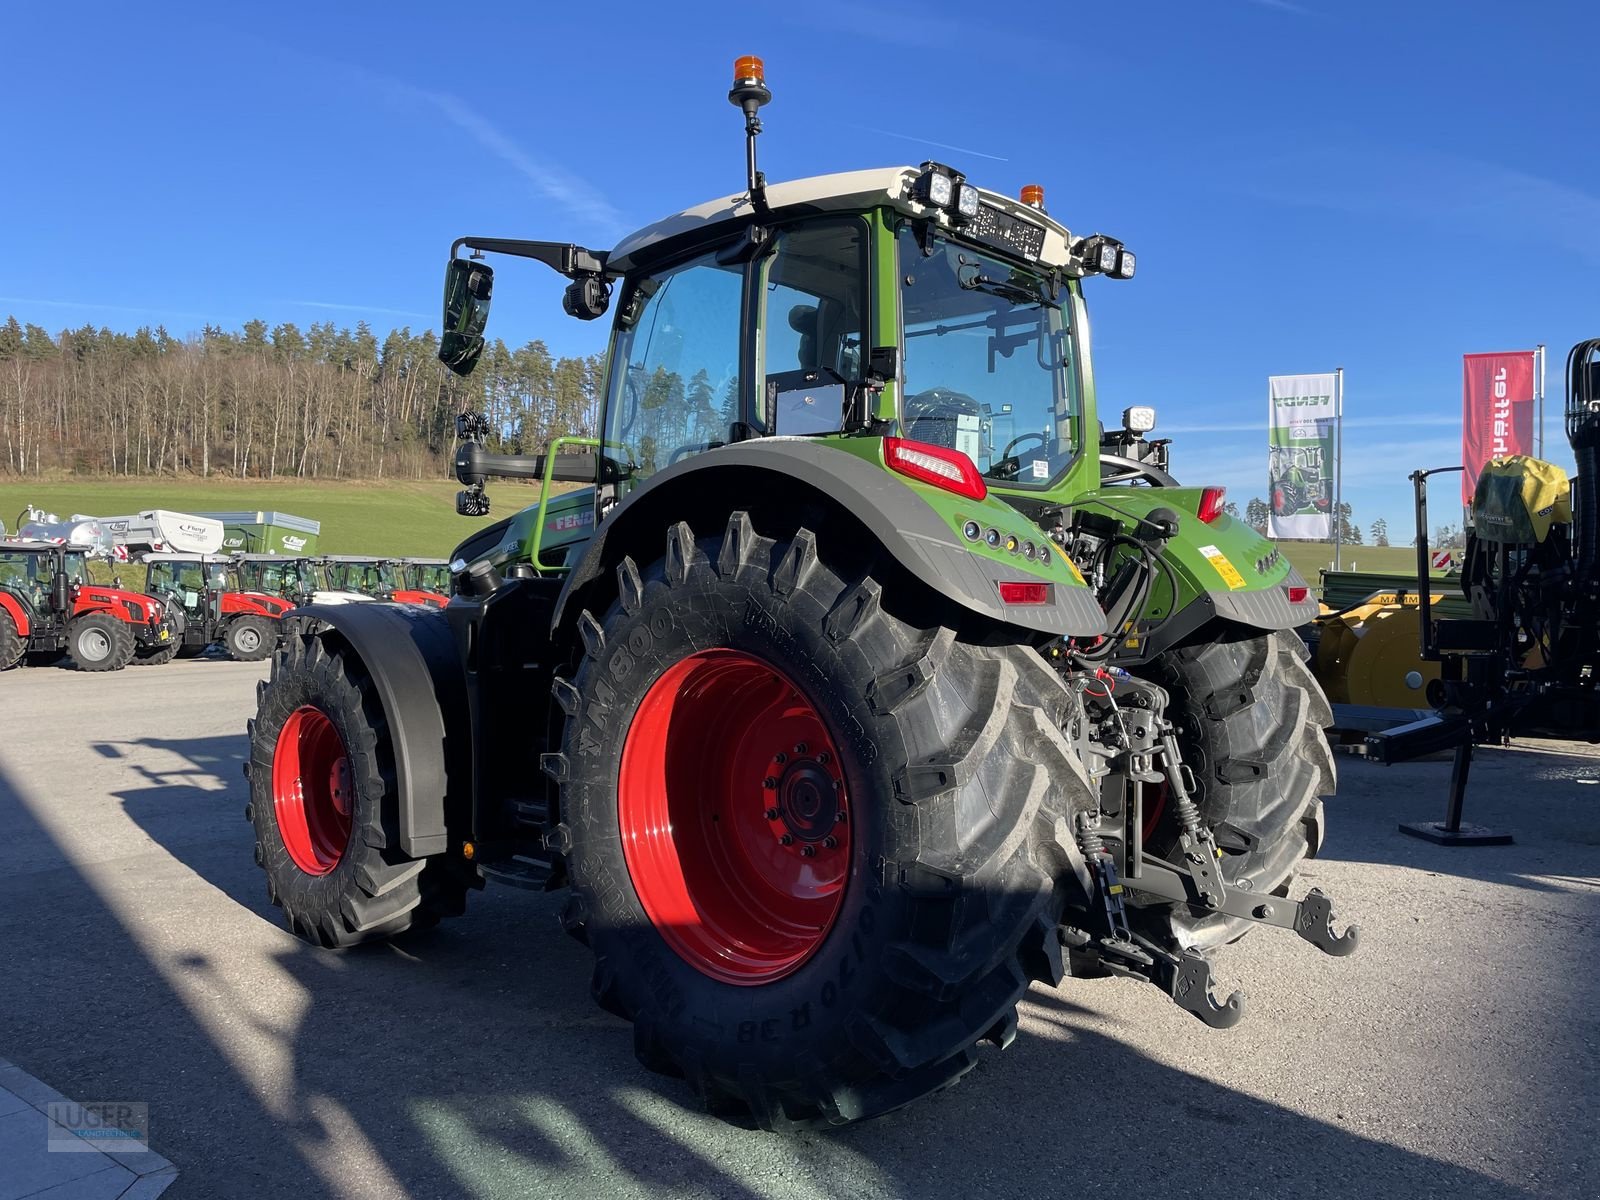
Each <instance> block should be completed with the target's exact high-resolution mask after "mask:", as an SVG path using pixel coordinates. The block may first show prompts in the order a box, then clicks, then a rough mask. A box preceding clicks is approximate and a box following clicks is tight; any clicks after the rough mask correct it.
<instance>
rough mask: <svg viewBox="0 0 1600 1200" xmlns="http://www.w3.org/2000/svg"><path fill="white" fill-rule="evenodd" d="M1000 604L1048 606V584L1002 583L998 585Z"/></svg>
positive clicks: (1030, 582)
mask: <svg viewBox="0 0 1600 1200" xmlns="http://www.w3.org/2000/svg"><path fill="white" fill-rule="evenodd" d="M1000 602H1001V603H1002V604H1049V603H1050V584H1048V583H1034V582H1032V581H1028V582H1017V583H1002V584H1001V585H1000Z"/></svg>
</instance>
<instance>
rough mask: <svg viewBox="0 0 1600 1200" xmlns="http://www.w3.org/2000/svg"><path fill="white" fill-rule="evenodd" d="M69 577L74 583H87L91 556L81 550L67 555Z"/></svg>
mask: <svg viewBox="0 0 1600 1200" xmlns="http://www.w3.org/2000/svg"><path fill="white" fill-rule="evenodd" d="M65 561H66V569H67V578H68V579H70V580H72V582H73V583H77V584H85V583H88V582H89V557H88V555H86V554H84V553H82V552H81V551H80V552H78V553H75V554H68V555H66V556H65Z"/></svg>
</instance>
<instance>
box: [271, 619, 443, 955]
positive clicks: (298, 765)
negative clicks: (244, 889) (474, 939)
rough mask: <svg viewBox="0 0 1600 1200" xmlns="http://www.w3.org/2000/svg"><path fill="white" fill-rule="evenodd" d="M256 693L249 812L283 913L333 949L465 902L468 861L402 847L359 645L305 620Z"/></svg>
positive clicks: (384, 730)
mask: <svg viewBox="0 0 1600 1200" xmlns="http://www.w3.org/2000/svg"><path fill="white" fill-rule="evenodd" d="M257 697H258V704H257V710H256V716H255V718H254V719H253V720H252V721H251V722H250V723H249V737H250V759H249V761H248V762H247V763H246V764H245V775H246V776H247V777H248V778H249V780H250V803H249V804H247V805H246V806H245V819H246V820H248V821H250V822H251V823H252V824H253V825H254V827H255V834H256V864H257V865H258V866H259V867H261V869H262V870H263V871H265V872H266V875H267V896H268V898H269V899H270V900H271V901H272V902H273V903H274V904H276V905H277V906H278V907H279V908H281V909H282V910H283V919H284V924H285V925H286V926H287V927H288V928H289V929H290V930H291V931H292V932H294V933H295V934H297V935H298V936H300V937H302V938H304V939H305V940H306V941H308V942H312V943H315V944H317V945H321V946H326V947H330V948H331V947H337V946H351V945H354V944H356V943H357V942H364V941H373V940H377V939H380V938H387V937H393V936H394V935H395V934H398V933H402V932H404V931H405V930H407V929H411V928H416V927H426V926H430V925H433V924H435V923H436V922H437V921H438V919H439V917H441V916H448V915H455V914H458V913H460V912H461V911H462V909H463V908H464V907H465V902H466V901H465V898H466V892H467V888H468V886H469V879H468V875H467V872H466V871H465V870H464V869H461V868H455V867H453V865H452V864H450V863H448V862H446V861H444V860H443V858H442V857H439V856H435V857H433V858H411V857H410V856H408V855H407V854H405V853H404V852H403V851H402V850H401V849H400V830H399V815H398V810H397V807H396V802H395V773H394V746H393V743H392V741H391V738H390V734H389V727H388V723H387V721H386V720H385V718H384V715H383V705H382V702H381V701H380V700H379V699H378V696H377V694H376V690H375V688H374V685H373V682H372V679H371V676H370V675H369V674H368V672H367V671H366V670H365V668H364V667H363V665H362V663H361V660H360V658H359V656H358V655H357V654H356V653H355V651H353V650H351V649H349V648H348V647H345V648H340V649H336V650H330V649H329V648H328V646H327V645H326V644H325V643H324V642H323V639H322V638H320V637H318V636H317V635H316V634H313V633H308V632H305V631H298V632H296V633H294V634H293V635H291V636H290V637H288V638H286V639H285V644H284V645H283V646H282V647H280V648H279V650H278V652H277V654H276V655H275V656H274V658H273V660H272V675H271V678H270V679H269V680H268V681H266V682H264V683H262V684H260V685H259V687H258V690H257Z"/></svg>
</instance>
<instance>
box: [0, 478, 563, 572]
mask: <svg viewBox="0 0 1600 1200" xmlns="http://www.w3.org/2000/svg"><path fill="white" fill-rule="evenodd" d="M458 486H459V485H458V484H456V483H454V482H452V481H450V480H445V479H437V480H426V481H418V480H367V481H363V482H359V483H347V482H340V483H327V482H317V481H312V480H303V479H296V480H282V481H265V480H259V479H251V480H234V479H209V480H207V479H162V478H142V479H73V478H70V477H68V478H63V479H57V480H49V481H46V482H36V481H31V480H30V481H27V482H21V483H16V482H9V481H8V482H5V483H0V521H4V522H5V524H6V528H7V530H8V531H9V530H12V529H15V528H16V516H17V513H18V512H19V511H20V510H21V509H22V508H23V506H24V505H27V504H34V505H37V506H38V507H39V508H42V509H45V510H46V511H48V512H53V513H56V514H58V515H59V516H61V517H63V518H65V517H67V516H68V515H69V514H71V513H88V514H90V515H92V516H116V515H120V514H122V513H132V512H140V511H143V510H145V509H151V508H169V509H173V510H174V511H177V512H196V511H202V512H226V511H230V510H240V509H249V510H259V511H271V510H277V511H278V512H285V513H293V514H294V515H295V516H297V517H309V518H310V519H312V520H314V521H321V522H322V536H321V538H320V540H319V542H318V549H319V550H320V551H322V552H324V553H327V554H400V555H415V556H417V557H419V558H445V557H448V556H449V554H450V551H451V549H452V548H453V547H454V546H455V545H456V544H457V543H458V542H460V541H461V540H462V539H463V538H465V537H466V536H467V535H468V534H470V533H472V531H473V530H475V529H478V528H480V527H482V526H484V525H487V524H488V523H489V522H490V521H496V520H499V519H500V518H501V517H504V516H508V515H509V514H511V513H513V512H515V511H516V510H517V509H519V508H522V507H524V506H525V505H528V504H534V503H537V501H538V499H539V489H538V487H537V486H527V485H522V484H515V483H504V482H499V483H496V484H494V485H493V486H492V487H491V489H490V495H491V498H492V500H493V502H494V512H493V514H492V515H491V516H488V517H458V516H456V511H455V505H454V499H455V493H456V489H457V487H458Z"/></svg>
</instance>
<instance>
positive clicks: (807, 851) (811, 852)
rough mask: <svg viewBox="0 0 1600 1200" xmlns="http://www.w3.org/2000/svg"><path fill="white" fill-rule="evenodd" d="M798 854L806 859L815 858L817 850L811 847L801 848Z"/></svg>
mask: <svg viewBox="0 0 1600 1200" xmlns="http://www.w3.org/2000/svg"><path fill="white" fill-rule="evenodd" d="M800 853H801V854H803V855H804V856H805V857H807V858H815V857H816V856H817V848H816V847H815V846H811V845H806V846H801V847H800Z"/></svg>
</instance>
